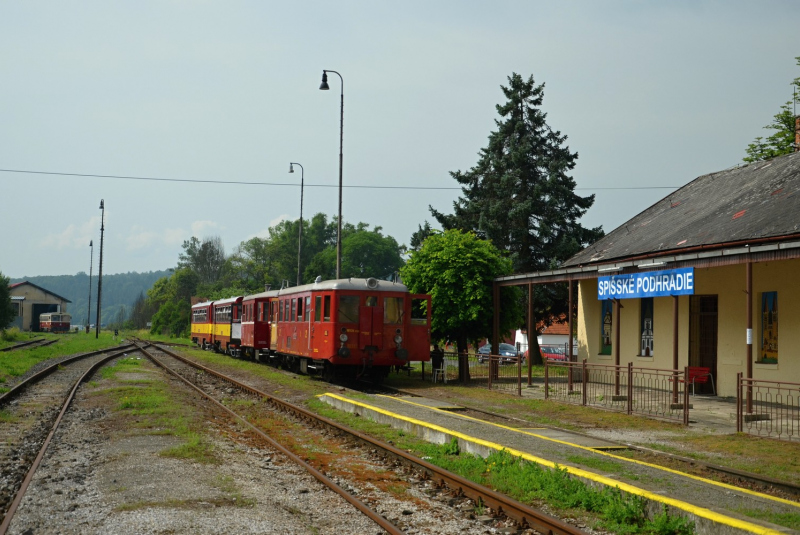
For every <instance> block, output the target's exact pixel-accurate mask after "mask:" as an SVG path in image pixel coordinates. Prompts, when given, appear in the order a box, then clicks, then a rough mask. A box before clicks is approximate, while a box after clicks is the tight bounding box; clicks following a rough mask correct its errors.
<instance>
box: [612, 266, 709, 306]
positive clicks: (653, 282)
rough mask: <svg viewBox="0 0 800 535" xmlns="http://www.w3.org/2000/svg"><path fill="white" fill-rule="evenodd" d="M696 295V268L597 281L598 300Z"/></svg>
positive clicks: (634, 274) (617, 276)
mask: <svg viewBox="0 0 800 535" xmlns="http://www.w3.org/2000/svg"><path fill="white" fill-rule="evenodd" d="M668 295H694V268H681V269H666V270H663V271H649V272H646V273H626V274H624V275H612V276H610V277H600V278H599V279H597V298H598V299H600V300H604V299H635V298H642V297H664V296H668Z"/></svg>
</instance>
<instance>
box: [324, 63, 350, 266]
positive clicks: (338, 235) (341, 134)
mask: <svg viewBox="0 0 800 535" xmlns="http://www.w3.org/2000/svg"><path fill="white" fill-rule="evenodd" d="M329 72H332V73H333V74H335V75H336V76H338V77H339V80H341V82H342V94H341V102H342V104H341V115H340V118H339V219H338V221H337V231H336V278H337V279H339V278H341V274H342V143H343V140H344V78H342V75H341V74H339V73H338V72H336V71H331V70H326V69H323V71H322V83H321V84H320V86H319V88H320V89H322V90H323V91H327V90H328V89H330V87H328V73H329Z"/></svg>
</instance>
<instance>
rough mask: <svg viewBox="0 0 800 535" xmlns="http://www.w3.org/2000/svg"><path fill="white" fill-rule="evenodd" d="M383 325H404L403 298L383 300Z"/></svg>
mask: <svg viewBox="0 0 800 535" xmlns="http://www.w3.org/2000/svg"><path fill="white" fill-rule="evenodd" d="M383 323H389V324H398V323H403V298H402V297H384V298H383Z"/></svg>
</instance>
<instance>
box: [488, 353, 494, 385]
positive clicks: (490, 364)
mask: <svg viewBox="0 0 800 535" xmlns="http://www.w3.org/2000/svg"><path fill="white" fill-rule="evenodd" d="M487 362H488V363H489V390H491V389H492V371H493V370H492V355H491V354H490V355H489V360H488V361H487Z"/></svg>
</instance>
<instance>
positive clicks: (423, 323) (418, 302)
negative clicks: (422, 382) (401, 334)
mask: <svg viewBox="0 0 800 535" xmlns="http://www.w3.org/2000/svg"><path fill="white" fill-rule="evenodd" d="M410 297H411V303H410V304H409V306H410V308H411V310H410V311H409V314H408V316H409V317H410V318H411V321H410V322H409V324H408V333H407V336H406V342H405V346H406V347H407V348H408V360H428V359H430V356H431V297H430V296H429V295H424V294H412V295H411V296H410Z"/></svg>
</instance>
